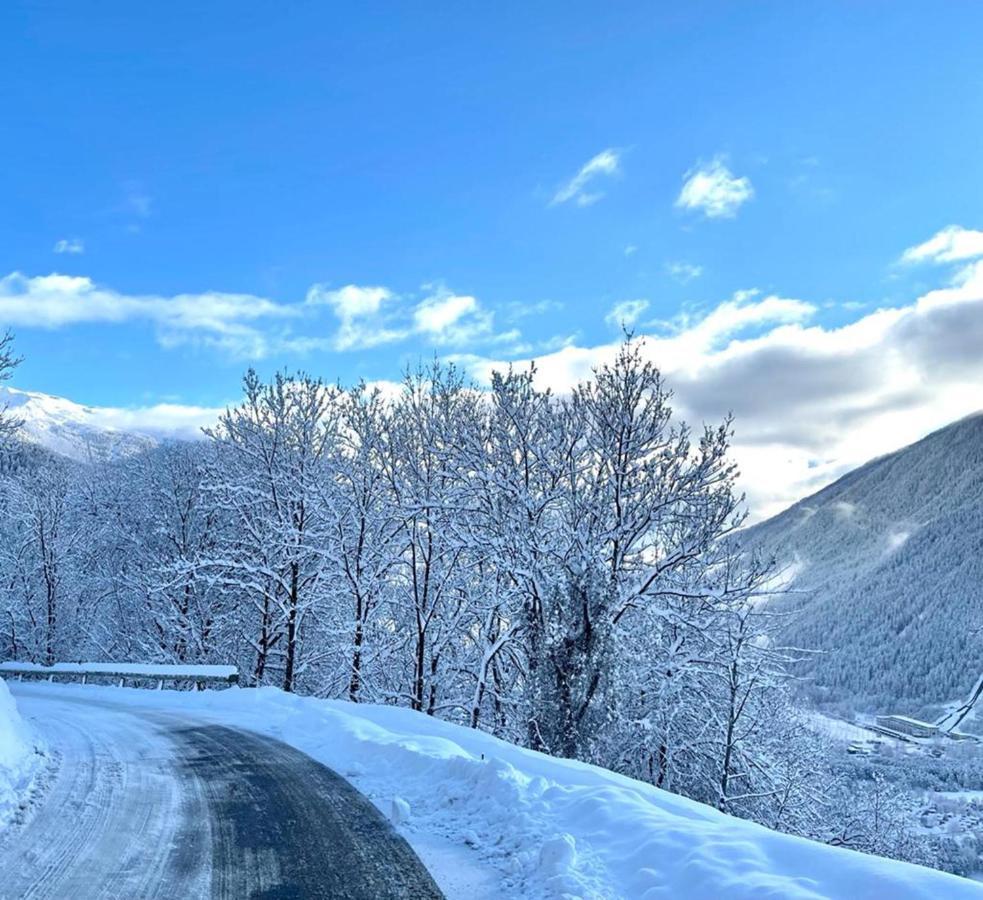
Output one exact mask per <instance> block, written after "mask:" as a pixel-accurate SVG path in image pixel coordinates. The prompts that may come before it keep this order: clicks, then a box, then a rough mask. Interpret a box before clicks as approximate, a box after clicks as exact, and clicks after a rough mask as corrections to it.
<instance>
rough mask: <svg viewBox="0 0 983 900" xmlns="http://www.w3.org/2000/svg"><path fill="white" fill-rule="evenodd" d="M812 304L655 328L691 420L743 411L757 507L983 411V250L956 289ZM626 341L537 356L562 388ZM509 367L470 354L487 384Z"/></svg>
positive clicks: (739, 454)
mask: <svg viewBox="0 0 983 900" xmlns="http://www.w3.org/2000/svg"><path fill="white" fill-rule="evenodd" d="M817 314H818V309H817V307H816V306H814V305H813V304H809V303H806V302H803V301H801V300H795V299H789V298H783V297H777V296H766V297H761V296H759V295H756V294H754V293H752V292H746V293H743V294H738V295H736V296H735V297H734V298H732V299H731V300H728V301H725V302H724V303H721V304H720V305H718V306H717V307H716V308H715V309H713V310H711V311H710V312H709V313H708V314H706V315H703V316H700V317H694V316H690V317H684V318H680V319H679V320H677V321H676V322H675V323H674V324H673V327H672V328H671V329H670V330H669V331H668V332H667V333H665V334H658V335H652V336H649V337H647V338H646V343H645V348H646V349H645V352H646V354H647V355H648V357H649V358H650V359H652V361H653V362H654V363H655V364H656V365H658V366H659V367H660V368H661V369H662V371H663V372H664V373H665V375H666V376H667V380H668V383H669V385H670V387H671V388H672V389H673V391H674V404H675V406H676V409H677V412H678V413H679V414H680V416H681V417H682V418H684V419H686V420H687V421H689V422H691V423H692V424H694V425H696V426H699V425H700V424H701V423H702V422H716V421H719V420H720V419H721V418H722V417H723V416H725V415H726V414H727V413H728V412H729V411H733V412H734V414H735V416H736V423H735V424H736V442H735V445H734V456H735V458H736V460H737V461H738V463H739V465H740V467H741V471H742V481H741V483H742V487H743V488H744V489H745V490H746V491H747V493H748V498H749V503H750V506H751V509H752V512H753V514H754V515H755V517H761V516H765V515H769V514H772V513H775V512H778V511H779V510H780V509H782V508H784V507H785V506H786V505H788V504H789V503H791V502H793V501H794V500H797V499H799V498H800V497H802V496H804V495H805V494H807V493H810V492H812V491H814V490H818V489H819V488H820V487H822V486H823V485H825V484H827V483H828V482H830V481H832V480H833V479H834V478H836V477H839V475H841V474H843V473H844V472H845V471H847V470H848V469H851V468H854V467H855V466H857V465H860V464H862V463H863V462H865V461H867V460H868V459H870V458H872V457H875V456H878V455H880V454H883V453H887V452H890V451H892V450H895V449H897V448H899V447H902V446H904V445H906V444H908V443H911V442H912V441H915V440H917V439H918V438H920V437H922V436H923V435H925V434H927V433H928V432H929V431H932V430H934V429H936V428H939V427H942V426H943V425H946V424H948V423H949V422H952V421H954V420H955V419H957V418H960V417H962V416H965V415H968V414H970V413H973V412H975V411H977V410H979V409H980V408H981V407H983V397H981V395H980V391H979V385H980V383H981V382H983V353H981V352H980V348H981V347H983V260H981V261H978V262H976V263H973V264H971V265H969V266H968V267H966V268H965V269H963V270H962V271H961V272H960V273H959V274H958V275H957V277H956V279H955V280H954V281H953V282H952V283H950V284H949V285H947V286H945V287H942V288H939V289H936V290H933V291H930V292H928V293H926V294H924V295H923V296H921V297H919V298H917V299H916V300H914V301H912V302H911V303H909V304H907V305H903V306H899V307H893V308H884V309H878V310H875V311H872V312H870V313H868V314H867V315H864V316H862V317H861V318H859V319H857V320H856V321H854V322H852V323H850V324H848V325H844V326H840V327H826V326H823V325H819V324H813V323H812V320H813V319H814V317H815V316H816V315H817ZM616 352H617V344H616V343H610V344H603V345H599V346H593V347H583V346H567V347H564V348H563V349H561V350H559V351H557V352H555V353H549V354H545V355H543V356H541V357H539V358H537V360H536V365H537V370H538V376H537V377H538V378H539V380H540V383H541V384H543V385H544V386H550V387H552V388H553V389H554V390H557V391H560V392H563V391H566V390H569V388H570V387H571V386H572V385H573V384H574V383H576V382H577V381H578V380H580V379H582V378H585V377H587V376H588V375H589V374H590V371H591V368H592V367H594V366H596V365H598V364H600V363H603V362H605V361H609V360H611V359H612V358H613V357H614V355H615V353H616ZM506 364H507V363H506V362H504V361H497V360H491V359H487V358H485V359H472V360H471V364H470V369H471V371H472V372H473V373H474V374H475V376H476V377H478V378H479V379H480V380H483V379H485V378H487V376H488V375H489V373H490V371H491V370H492V369H493V368H501V367H503V366H504V365H506Z"/></svg>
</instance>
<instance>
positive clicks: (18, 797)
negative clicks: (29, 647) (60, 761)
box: [0, 678, 40, 830]
mask: <svg viewBox="0 0 983 900" xmlns="http://www.w3.org/2000/svg"><path fill="white" fill-rule="evenodd" d="M39 762H40V757H39V755H38V753H37V751H36V750H35V745H34V738H33V735H32V734H31V732H30V730H29V729H28V727H27V725H26V724H25V722H24V720H23V719H21V717H20V714H19V713H18V712H17V707H16V706H15V705H14V698H13V697H11V696H10V691H9V690H8V689H7V685H6V684H5V683H4V680H3V679H2V678H0V830H2V829H3V827H4V826H5V825H6V824H7V823H8V822H9V821H10V819H11V818H12V817H13V815H14V813H15V812H16V811H17V809H18V807H19V806H20V804H21V801H22V800H23V797H24V794H25V793H26V791H27V788H28V787H29V785H30V783H31V778H32V777H33V775H34V773H35V771H36V770H37V767H38V763H39Z"/></svg>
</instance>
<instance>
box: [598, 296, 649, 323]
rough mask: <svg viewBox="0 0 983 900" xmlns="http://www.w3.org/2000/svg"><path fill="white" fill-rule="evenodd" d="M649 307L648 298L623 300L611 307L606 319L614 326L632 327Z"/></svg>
mask: <svg viewBox="0 0 983 900" xmlns="http://www.w3.org/2000/svg"><path fill="white" fill-rule="evenodd" d="M648 308H649V302H648V300H622V301H621V303H616V304H615V305H614V306H613V307H611V309H610V310H609V311H608V314H607V315H606V316H605V317H604V321H605V322H606V323H607V324H608V325H610V326H611V327H612V328H631V326H632V325H634V324H635V323H636V322H637V321H638V319H639V317H640V316H641V315H642V313H644V312H645V310H647V309H648Z"/></svg>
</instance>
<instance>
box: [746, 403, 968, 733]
mask: <svg viewBox="0 0 983 900" xmlns="http://www.w3.org/2000/svg"><path fill="white" fill-rule="evenodd" d="M743 537H744V540H745V542H746V544H747V545H748V546H750V547H755V548H758V549H761V550H764V551H766V552H770V553H776V554H777V556H778V558H779V559H780V560H781V561H783V562H784V563H786V564H787V565H788V567H789V568H788V570H787V572H788V574H789V576H790V578H789V581H790V587H791V588H792V589H793V590H795V591H796V592H801V593H797V594H796V599H795V600H794V601H792V602H794V603H796V604H797V606H798V614H797V615H796V616H795V617H794V618H793V619H792V620H791V624H790V626H789V629H788V632H787V634H786V635H785V637H786V639H787V640H788V642H789V643H790V644H793V645H795V646H799V647H808V648H813V649H818V650H821V651H824V652H823V653H821V654H818V655H815V656H811V657H809V660H808V662H807V664H806V667H805V669H806V672H807V674H809V675H811V676H812V678H813V679H814V692H815V696H816V697H817V698H821V699H830V700H834V701H846V702H848V703H852V704H854V705H855V707H868V708H872V709H881V710H883V709H884V708H885V707H886V706H891V707H892V709H891V710H890V711H894V712H897V711H906V710H907V711H909V712H914V713H916V714H917V713H919V712H922V711H925V710H926V708H928V707H932V706H934V705H937V704H941V703H944V702H946V701H950V700H952V699H954V698H960V697H963V696H964V695H965V693H966V691H968V690H969V688H970V687H971V686H972V685H973V683H974V681H975V680H976V678H977V677H978V676H979V674H980V673H981V672H983V642H980V640H979V639H978V637H977V636H976V635H975V632H974V629H978V628H979V626H980V623H981V621H983V608H981V603H980V592H979V585H980V584H981V583H983V415H976V416H971V417H969V418H967V419H963V420H961V421H959V422H956V423H954V424H952V425H950V426H948V427H947V428H943V429H942V430H941V431H937V432H935V433H934V434H931V435H929V436H928V437H926V438H924V439H923V440H921V441H919V442H917V443H916V444H913V445H911V446H910V447H906V448H904V449H902V450H899V451H897V452H896V453H892V454H890V455H888V456H884V457H881V458H880V459H876V460H874V461H873V462H870V463H868V464H867V465H865V466H862V467H861V468H859V469H857V470H855V471H853V472H850V473H849V474H847V475H845V476H844V477H843V478H841V479H839V480H838V481H836V482H834V483H833V484H832V485H830V486H829V487H827V488H825V489H824V490H822V491H820V492H819V493H817V494H815V495H813V496H811V497H808V498H806V499H804V500H801V501H800V502H799V503H796V504H795V505H794V506H792V507H790V508H789V509H788V510H786V511H785V512H783V513H781V514H780V515H778V516H775V517H774V518H772V519H769V520H768V521H766V522H762V523H760V524H758V525H755V526H754V527H752V528H749V529H748V530H747V531H746V532H745V533H744V536H743ZM894 707H900V709H896V708H894Z"/></svg>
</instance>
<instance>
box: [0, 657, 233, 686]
mask: <svg viewBox="0 0 983 900" xmlns="http://www.w3.org/2000/svg"><path fill="white" fill-rule="evenodd" d="M4 676H12V677H15V678H17V680H18V681H23V680H24V679H25V678H27V679H29V680H39V679H45V680H47V681H80V682H81V683H82V684H87V683H88V682H89V681H96V682H99V681H106V680H112V681H115V682H116V683H117V684H118V686H119V687H123V686H124V685H125V684H126V683H127V682H128V681H129V682H131V683H133V682H141V681H143V682H146V681H151V682H156V684H157V689H158V690H161V689H163V687H164V684H165V683H173V684H191V685H192V686H193V687H194V688H195V689H196V690H201V689H202V688H204V687H206V686H207V685H226V686H231V685H235V684H238V683H239V670H238V669H237V668H236V667H235V666H181V665H141V664H139V663H55V664H54V665H52V666H42V665H39V664H37V663H24V662H3V663H0V677H4Z"/></svg>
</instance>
